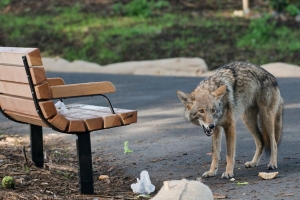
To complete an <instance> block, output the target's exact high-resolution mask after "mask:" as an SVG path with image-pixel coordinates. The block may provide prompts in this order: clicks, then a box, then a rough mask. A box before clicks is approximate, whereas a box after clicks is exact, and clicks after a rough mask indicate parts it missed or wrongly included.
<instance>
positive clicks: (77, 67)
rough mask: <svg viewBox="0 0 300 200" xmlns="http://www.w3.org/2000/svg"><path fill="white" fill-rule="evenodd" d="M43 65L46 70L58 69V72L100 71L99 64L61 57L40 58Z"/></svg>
mask: <svg viewBox="0 0 300 200" xmlns="http://www.w3.org/2000/svg"><path fill="white" fill-rule="evenodd" d="M42 60H43V66H44V68H45V70H46V71H59V72H87V73H88V72H97V71H100V69H101V66H100V65H98V64H96V63H92V62H86V61H82V60H76V61H74V62H69V61H67V60H65V59H63V58H59V57H55V58H42Z"/></svg>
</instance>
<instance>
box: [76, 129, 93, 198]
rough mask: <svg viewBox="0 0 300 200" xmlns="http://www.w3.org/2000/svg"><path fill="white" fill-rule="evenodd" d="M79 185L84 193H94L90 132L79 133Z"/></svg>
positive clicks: (77, 142) (77, 143)
mask: <svg viewBox="0 0 300 200" xmlns="http://www.w3.org/2000/svg"><path fill="white" fill-rule="evenodd" d="M76 145H77V157H78V167H79V170H78V173H79V187H80V192H81V193H82V194H94V181H93V167H92V151H91V139H90V133H89V132H88V133H82V134H78V135H77V141H76Z"/></svg>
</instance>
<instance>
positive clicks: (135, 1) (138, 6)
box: [112, 0, 170, 18]
mask: <svg viewBox="0 0 300 200" xmlns="http://www.w3.org/2000/svg"><path fill="white" fill-rule="evenodd" d="M168 6H170V3H169V2H168V1H165V0H159V1H153V0H132V1H130V2H129V3H127V4H125V5H124V4H122V3H115V4H113V5H112V10H113V11H114V12H115V13H116V14H124V15H126V16H138V17H146V18H147V17H150V16H151V15H152V13H153V11H154V10H155V9H163V8H165V7H168Z"/></svg>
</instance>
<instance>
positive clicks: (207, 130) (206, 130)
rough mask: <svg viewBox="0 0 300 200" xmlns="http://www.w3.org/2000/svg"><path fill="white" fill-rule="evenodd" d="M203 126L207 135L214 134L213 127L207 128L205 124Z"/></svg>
mask: <svg viewBox="0 0 300 200" xmlns="http://www.w3.org/2000/svg"><path fill="white" fill-rule="evenodd" d="M202 128H203V130H204V133H205V135H207V136H208V137H209V136H211V135H212V129H210V128H205V126H204V125H202Z"/></svg>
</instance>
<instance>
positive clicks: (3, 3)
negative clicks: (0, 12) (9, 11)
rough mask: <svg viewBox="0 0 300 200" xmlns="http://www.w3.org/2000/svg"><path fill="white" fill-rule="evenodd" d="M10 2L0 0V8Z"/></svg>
mask: <svg viewBox="0 0 300 200" xmlns="http://www.w3.org/2000/svg"><path fill="white" fill-rule="evenodd" d="M10 3H11V0H1V1H0V9H2V8H4V7H6V6H8V5H9V4H10Z"/></svg>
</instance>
